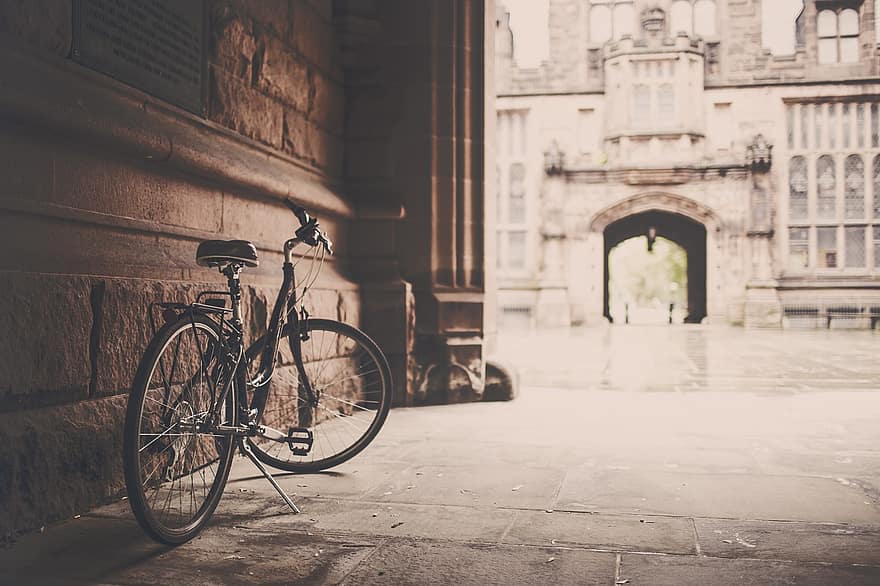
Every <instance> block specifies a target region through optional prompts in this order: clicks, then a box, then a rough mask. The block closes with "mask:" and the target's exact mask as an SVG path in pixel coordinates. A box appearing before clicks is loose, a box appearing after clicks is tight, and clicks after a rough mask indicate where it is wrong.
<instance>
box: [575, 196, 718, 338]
mask: <svg viewBox="0 0 880 586" xmlns="http://www.w3.org/2000/svg"><path fill="white" fill-rule="evenodd" d="M650 228H654V231H655V234H656V236H659V237H663V238H667V239H669V240H672V241H673V242H676V243H677V244H679V245H680V246H682V248H684V249H685V252H686V253H687V257H688V268H687V278H688V313H687V317H686V319H685V321H686V322H687V323H699V322H700V321H701V320H702V319H703V318H704V317H706V315H707V314H708V294H707V291H708V289H709V287H708V281H709V278H708V256H709V246H708V241H709V239H710V238H709V237H710V235H711V234H713V233H714V232H716V231H717V230H719V229H720V221H719V219H718V216H717V215H716V214H715V213H714V212H713V211H712V210H710V209H709V208H707V207H705V206H703V205H702V204H700V203H698V202H695V201H694V200H691V199H688V198H684V197H680V196H676V195H671V194H667V193H648V194H642V195H638V196H635V197H632V198H629V199H626V200H623V201H621V202H618V203H616V204H614V205H612V206H610V207H608V208H605V209H604V210H602V211H600V212H599V213H597V214H596V215H595V216H594V218H593V220H592V222H591V224H590V232H592V233H593V234H597V235H599V234H601V236H602V240H603V247H602V256H603V262H602V267H603V269H602V273H603V274H602V282H603V294H602V315H603V316H605V318H606V319H608V320H609V321H610V320H611V315H610V311H609V270H608V256H609V253H610V252H611V249H612V248H614V247H615V246H617V245H618V244H620V243H621V242H623V241H624V240H627V239H629V238H633V237H635V236H641V235H646V234H647V233H648V231H649V229H650Z"/></svg>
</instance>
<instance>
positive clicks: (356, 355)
mask: <svg viewBox="0 0 880 586" xmlns="http://www.w3.org/2000/svg"><path fill="white" fill-rule="evenodd" d="M305 328H306V331H307V333H308V338H307V339H306V340H302V341H301V342H300V344H301V346H300V347H301V349H302V358H303V368H304V370H305V373H306V376H307V377H308V379H309V382H310V383H311V386H312V388H313V389H314V391H315V395H316V396H315V399H314V400H313V399H312V398H310V397H308V396H307V393H306V390H305V388H304V387H303V386H302V385H301V384H300V379H299V373H298V371H297V368H296V365H295V364H294V360H293V346H292V344H295V343H296V339H295V338H292V336H297V335H298V333H297V332H293V331H291V328H290V327H289V326H288V327H286V328H285V330H284V332H283V337H284V340H282V343H281V345H280V346H281V349H280V351H279V353H278V360H277V363H276V368H275V372H274V374H273V375H272V378H271V379H270V380H269V382H268V383H266V384H267V385H268V386H269V388H268V393H267V398H266V403H265V405H264V406H263V409H262V411H261V413H260V424H261V425H263V426H266V427H268V428H270V429H271V430H274V431H273V432H272V434H271V435H273V436H274V437H275V439H274V440H273V439H270V437H269V435H270V433H266V434H263V435H257V436H255V437H251V438H248V441H249V442H250V444H251V447H252V448H253V450H254V453H255V455H256V456H257V458H259V459H260V461H262V462H264V463H265V464H268V465H270V466H273V467H275V468H279V469H281V470H286V471H289V472H315V471H318V470H324V469H326V468H331V467H333V466H337V465H339V464H341V463H343V462H345V461H346V460H348V459H350V458H352V457H353V456H355V455H356V454H358V453H359V452H360V451H361V450H363V449H364V448H365V447H366V446H367V445H368V444H369V443H370V442H371V441H373V438H375V437H376V434H377V433H379V430H380V429H381V428H382V425H383V424H384V423H385V418H386V417H387V415H388V410H389V409H390V408H391V400H392V389H391V369H390V368H389V367H388V361H387V359H386V358H385V355H384V354H382V351H381V350H380V349H379V347H378V346H377V345H376V343H375V342H373V340H371V339H370V338H369V337H368V336H367V335H366V334H364V333H363V332H361V331H360V330H358V329H357V328H354V327H352V326H350V325H348V324H344V323H341V322H337V321H333V320H326V319H309V320H308V321H307V322H305ZM285 341H286V343H285ZM264 345H265V338H262V339H260V340H258V341H257V342H255V343H254V344H253V345H252V346H251V347H250V348H249V349H248V352H247V355H248V358H249V359H250V360H251V363H252V364H253V362H255V361H254V358H256V357H259V356H260V354H261V352H262V349H263V346H264ZM252 368H253V367H252ZM252 405H253V403H252ZM306 430H307V431H306ZM279 432H280V433H279ZM292 432H295V433H298V434H301V435H302V434H305V433H308V434H310V435H311V441H310V442H309V443H308V444H306V443H295V444H290V443H286V442H283V441H277V439H278V438H279V435H280V436H286V435H289V434H291V433H292ZM294 447H296V448H297V449H298V450H299V451H300V452H301V453H295V451H294V449H293V448H294Z"/></svg>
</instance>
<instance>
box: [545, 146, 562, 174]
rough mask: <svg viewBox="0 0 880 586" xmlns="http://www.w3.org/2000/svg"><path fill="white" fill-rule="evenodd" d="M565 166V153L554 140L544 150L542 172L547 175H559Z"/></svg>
mask: <svg viewBox="0 0 880 586" xmlns="http://www.w3.org/2000/svg"><path fill="white" fill-rule="evenodd" d="M564 167H565V153H564V152H562V150H561V149H560V148H559V145H558V144H557V143H556V141H555V140H554V141H553V142H552V143H550V146H549V147H548V148H547V150H546V151H544V172H545V173H547V175H561V174H562V170H563V168H564Z"/></svg>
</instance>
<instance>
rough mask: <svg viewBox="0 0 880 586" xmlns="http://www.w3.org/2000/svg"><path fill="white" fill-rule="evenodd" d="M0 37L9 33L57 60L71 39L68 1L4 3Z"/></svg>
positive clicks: (15, 0)
mask: <svg viewBox="0 0 880 586" xmlns="http://www.w3.org/2000/svg"><path fill="white" fill-rule="evenodd" d="M0 33H9V34H11V35H14V36H17V37H20V38H22V39H24V40H25V41H27V42H29V43H33V44H34V45H37V46H39V47H42V48H43V49H47V50H49V51H51V52H53V53H55V54H56V55H60V56H61V57H67V55H68V54H69V53H70V44H71V41H72V39H73V29H72V26H71V3H70V1H69V0H4V2H0Z"/></svg>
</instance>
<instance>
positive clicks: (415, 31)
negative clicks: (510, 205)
mask: <svg viewBox="0 0 880 586" xmlns="http://www.w3.org/2000/svg"><path fill="white" fill-rule="evenodd" d="M341 6H345V7H346V8H347V10H346V11H342V10H337V19H343V18H344V19H345V21H346V22H347V23H348V29H347V30H349V31H353V32H350V34H349V35H348V37H349V38H351V39H353V40H354V41H357V42H361V45H359V46H358V47H357V49H356V50H352V51H349V54H350V55H349V56H350V58H351V60H352V61H354V62H357V63H358V64H360V66H359V67H357V68H353V69H352V73H351V74H350V73H349V70H346V84H347V90H348V92H347V94H346V96H347V103H346V110H347V116H346V119H347V128H346V139H347V142H346V149H347V150H346V153H347V154H346V171H347V172H348V173H349V175H348V176H349V178H350V184H349V185H350V187H351V188H352V189H357V190H358V191H359V192H360V193H364V194H365V195H364V196H363V197H359V198H358V202H359V206H360V205H363V206H365V207H367V208H370V207H373V206H374V205H375V204H376V202H380V205H378V207H379V208H380V209H381V210H387V211H389V212H390V213H389V214H385V215H384V216H383V214H384V212H382V213H380V214H378V216H380V217H377V219H376V220H375V221H372V220H371V221H370V222H372V223H370V224H364V223H363V222H362V223H361V224H360V225H361V226H363V228H362V232H361V237H360V238H359V239H358V242H359V243H361V242H367V241H368V240H370V239H371V238H373V239H375V240H376V241H377V242H378V241H381V242H383V246H386V247H387V248H383V249H382V250H381V251H374V253H371V256H372V257H373V260H374V261H376V262H378V260H377V259H380V258H381V255H382V254H386V253H387V254H388V257H387V258H388V261H389V262H390V261H391V259H392V258H393V259H394V260H395V261H396V263H397V266H399V269H400V274H401V275H402V276H403V279H404V280H405V281H407V282H408V283H411V285H412V295H413V299H414V301H415V311H414V315H415V324H414V326H409V329H408V332H409V333H411V334H412V344H413V346H412V352H411V353H410V352H409V351H408V350H407V352H404V353H401V354H400V356H401V358H403V357H407V365H406V367H405V370H406V385H405V386H406V393H405V398H406V399H405V402H406V403H414V402H416V403H417V402H440V403H442V402H453V401H460V400H474V399H478V398H480V396H481V393H482V390H483V384H484V373H485V364H484V357H483V327H484V311H483V304H484V287H485V278H484V277H485V274H484V271H485V268H484V256H485V251H484V224H483V222H484V217H485V209H484V185H485V181H484V176H485V172H484V148H485V142H484V131H485V125H484V121H485V112H487V111H488V112H494V106H493V105H492V102H491V98H489V97H487V96H486V93H485V85H484V82H485V78H484V71H485V55H486V54H487V53H486V35H487V30H489V31H491V30H492V27H489V26H487V23H486V18H487V15H489V17H490V20H491V17H492V16H494V8H493V3H492V2H489V3H488V4H487V3H486V2H483V1H482V0H423V1H419V2H413V1H412V0H387V1H383V2H367V1H361V0H347V1H345V0H341V1H339V2H336V3H334V7H335V8H339V7H341ZM492 24H494V21H493V22H492ZM373 27H375V29H376V31H375V32H372V33H371V29H372V28H373ZM490 40H491V39H490ZM355 174H357V180H356V181H355V180H354V176H355ZM386 202H390V203H391V204H393V203H398V204H401V205H402V206H403V208H404V210H405V211H404V214H403V216H402V217H401V218H400V219H399V220H394V219H392V216H394V212H393V209H394V208H393V205H386ZM355 233H357V229H356V232H355ZM391 251H393V256H392V252H391ZM380 264H381V263H380ZM389 274H390V273H389ZM362 278H366V276H363V277H362ZM392 280H393V279H392ZM390 295H391V297H383V299H384V300H385V301H384V302H383V303H385V302H387V303H391V304H392V305H393V304H395V303H396V304H397V305H396V307H397V309H396V310H394V311H391V310H389V312H388V314H387V315H389V316H392V317H395V318H396V316H399V315H402V314H404V312H406V311H408V309H407V307H408V306H407V305H406V302H404V300H405V299H406V298H407V297H406V295H404V294H403V292H402V291H401V290H399V289H398V290H397V292H396V293H392V294H390ZM394 295H397V298H396V299H397V300H396V301H395V300H394V299H392V297H394ZM380 306H381V303H380ZM365 311H369V309H365ZM377 320H378V321H379V322H381V321H382V319H381V318H377ZM377 327H378V328H379V329H381V327H382V325H381V323H377ZM388 329H390V330H392V331H393V329H394V328H388ZM407 335H409V334H407ZM397 338H399V339H398V340H397V342H395V343H397V347H398V348H407V347H408V346H407V345H408V344H409V341H408V339H406V338H405V337H403V335H402V334H401V335H397Z"/></svg>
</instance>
